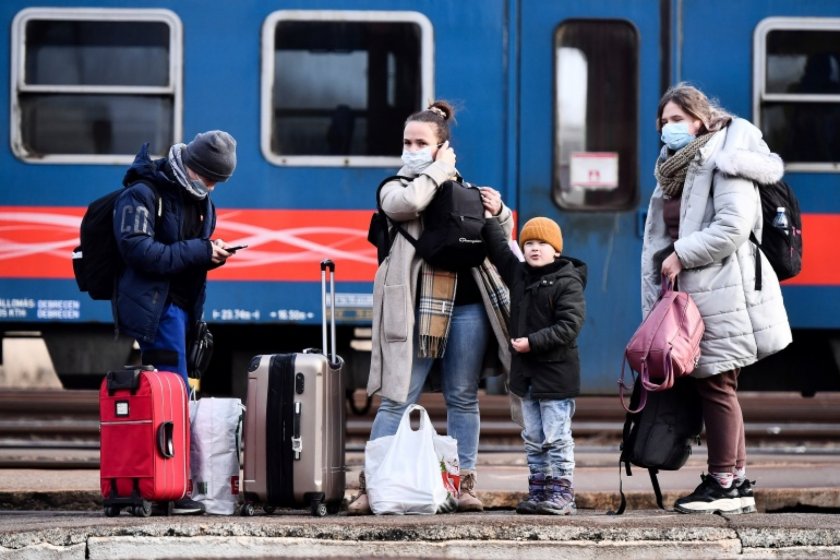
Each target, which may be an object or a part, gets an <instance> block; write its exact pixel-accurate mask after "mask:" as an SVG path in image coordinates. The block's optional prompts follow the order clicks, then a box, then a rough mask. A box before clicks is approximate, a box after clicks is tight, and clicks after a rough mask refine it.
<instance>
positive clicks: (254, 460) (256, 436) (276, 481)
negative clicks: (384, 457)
mask: <svg viewBox="0 0 840 560" xmlns="http://www.w3.org/2000/svg"><path fill="white" fill-rule="evenodd" d="M327 269H329V271H330V301H331V306H330V307H331V314H330V324H331V333H332V336H331V346H330V348H331V349H332V350H331V355H330V357H329V358H328V357H327V356H326V355H325V354H326V353H327V319H326V317H327V308H326V295H327V294H326V283H327V282H326V271H327ZM321 299H322V302H323V303H322V311H323V315H322V316H323V319H322V326H323V348H324V353H323V354H322V353H321V352H320V351H319V350H304V352H302V353H294V354H266V355H260V356H254V357H253V358H252V359H251V363H250V365H249V367H248V396H247V409H246V414H245V436H244V448H245V461H244V465H243V469H244V477H243V478H244V480H243V483H244V493H245V503H244V505H243V507H242V514H243V515H253V514H254V506H255V505H256V504H262V506H263V509H264V510H265V511H266V513H272V512H273V511H274V509H275V508H276V507H308V508H309V509H310V512H311V513H312V515H314V516H323V515H326V514H327V512H328V511H329V512H330V513H337V512H338V510H339V508H340V506H341V503H342V500H343V499H344V491H345V470H346V469H345V464H344V433H345V412H344V376H343V374H342V368H343V365H344V362H343V360H342V359H341V357H340V356H337V355H336V353H335V264H334V263H333V262H332V261H330V260H325V261H323V262H322V263H321Z"/></svg>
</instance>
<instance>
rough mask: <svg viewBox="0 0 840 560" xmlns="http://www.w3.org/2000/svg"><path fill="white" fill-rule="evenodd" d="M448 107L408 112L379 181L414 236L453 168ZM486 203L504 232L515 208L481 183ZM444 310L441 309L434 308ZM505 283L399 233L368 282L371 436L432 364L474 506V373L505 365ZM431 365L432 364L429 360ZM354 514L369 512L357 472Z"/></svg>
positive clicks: (389, 430)
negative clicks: (455, 264) (389, 171)
mask: <svg viewBox="0 0 840 560" xmlns="http://www.w3.org/2000/svg"><path fill="white" fill-rule="evenodd" d="M453 115H454V111H453V109H452V107H451V106H450V105H449V104H448V103H446V102H444V101H437V102H435V103H433V104H432V105H430V106H429V108H428V109H426V110H423V111H420V112H418V113H415V114H413V115H411V116H410V117H409V118H408V120H407V121H406V123H405V129H404V131H403V163H404V164H405V165H404V166H403V167H402V168H401V169H400V170H399V173H398V174H399V175H400V176H402V177H405V179H403V180H394V181H391V182H390V183H387V184H386V185H385V186H383V188H382V191H381V195H380V202H381V204H382V209H383V210H384V212H385V214H386V215H387V216H388V218H390V219H391V220H392V221H394V222H397V223H399V225H400V226H401V227H402V228H403V229H404V230H405V231H406V232H407V233H408V234H409V235H411V236H412V237H413V238H414V239H417V238H418V237H419V236H420V234H421V232H422V231H423V221H422V212H423V210H424V209H425V208H426V207H427V206H428V205H429V203H430V202H431V201H432V198H434V196H435V193H436V192H437V189H438V187H439V186H440V185H441V184H442V183H444V182H445V181H447V180H449V179H452V178H454V177H455V176H456V175H457V172H456V170H455V151H454V150H453V148H452V146H451V145H450V142H449V141H450V130H449V122H450V121H451V120H452V117H453ZM481 197H482V202H483V204H484V207H485V209H486V210H487V211H489V212H490V213H491V214H492V215H493V216H494V217H493V218H490V219H495V220H499V222H500V223H501V225H502V228H503V229H504V230H505V233H506V234H507V235H508V236H510V234H511V231H512V228H513V218H512V213H511V211H510V209H509V208H507V207H505V206H504V205H503V204H502V200H501V196H500V195H499V193H498V192H497V191H496V190H494V189H491V188H489V187H482V189H481ZM440 310H443V312H440ZM507 313H508V294H507V288H506V287H505V286H504V284H503V283H502V281H501V279H500V278H499V277H498V274H497V273H496V270H495V269H494V268H493V267H492V265H490V264H489V262H488V261H486V260H485V262H484V263H483V264H482V265H480V266H478V267H475V268H465V269H464V270H459V271H457V272H454V273H452V272H447V271H442V270H438V269H435V268H433V267H431V266H430V265H429V264H428V263H426V262H425V261H424V260H423V259H421V258H420V257H419V256H418V255H417V253H416V251H415V249H414V246H413V245H412V244H411V243H410V242H409V241H408V240H407V239H406V238H405V237H403V236H402V235H396V236H395V239H394V242H393V245H392V247H391V251H390V253H389V255H388V257H387V258H386V259H385V260H384V261H383V262H382V264H381V265H380V266H379V269H378V270H377V272H376V278H375V280H374V286H373V335H372V338H373V340H372V342H373V348H372V352H371V368H370V377H369V379H368V393H369V394H371V395H372V394H374V393H377V392H379V393H380V394H381V396H382V403H381V405H380V407H379V410H378V411H377V413H376V418H375V419H374V422H373V427H372V429H371V436H370V438H371V440H374V439H377V438H380V437H383V436H387V435H392V434H394V433H396V431H397V427H398V425H399V421H400V419H401V418H402V414H403V412H404V411H405V409H406V408H407V407H408V406H409V405H410V404H413V403H415V402H417V399H418V398H419V397H420V393H421V391H422V390H423V387H424V386H425V385H426V384H427V381H428V378H429V374H430V373H431V372H432V371H433V369H434V370H437V371H438V372H439V374H440V379H439V382H440V387H441V389H442V391H443V396H444V399H445V401H446V407H447V432H448V434H449V435H450V436H452V437H454V438H455V439H456V440H458V455H459V461H460V466H461V496H460V497H459V500H458V509H459V510H460V511H481V510H482V509H483V506H482V503H481V501H480V500H479V499H478V498H477V497H476V495H475V491H474V488H475V482H476V474H475V463H476V455H477V453H478V435H479V409H478V383H479V379H480V377H481V373H482V370H483V369H484V368H485V366H487V365H488V364H489V365H491V366H493V367H494V369H495V373H503V372H505V371H507V368H508V367H509V364H510V354H509V350H508V344H507V334H506V332H505V327H504V325H505V324H506V323H505V314H507ZM433 366H434V368H433ZM359 483H360V489H361V491H360V494H359V496H357V498H356V499H355V500H354V501H353V502H352V503H351V504H350V507H349V511H350V513H351V514H362V513H370V506H369V503H368V499H367V495H366V492H365V478H364V473H362V475H361V476H360V479H359Z"/></svg>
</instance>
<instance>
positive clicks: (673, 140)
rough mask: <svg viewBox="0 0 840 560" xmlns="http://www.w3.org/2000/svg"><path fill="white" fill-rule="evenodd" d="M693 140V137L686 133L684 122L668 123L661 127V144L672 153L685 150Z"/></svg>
mask: <svg viewBox="0 0 840 560" xmlns="http://www.w3.org/2000/svg"><path fill="white" fill-rule="evenodd" d="M694 138H695V136H694V135H693V134H691V133H690V132H689V131H688V123H687V122H685V121H682V122H675V123H668V124H666V125H665V126H663V127H662V142H663V143H664V144H665V145H666V146H668V148H670V149H672V150H674V151H677V150H681V149H682V148H685V147H686V145H688V143H689V142H691V141H692V140H694Z"/></svg>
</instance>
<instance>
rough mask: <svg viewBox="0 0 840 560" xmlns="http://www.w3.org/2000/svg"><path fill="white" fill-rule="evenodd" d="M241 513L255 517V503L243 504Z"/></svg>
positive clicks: (244, 515) (243, 515)
mask: <svg viewBox="0 0 840 560" xmlns="http://www.w3.org/2000/svg"><path fill="white" fill-rule="evenodd" d="M239 513H240V514H241V515H242V517H253V515H254V504H242V508H241V509H240V511H239Z"/></svg>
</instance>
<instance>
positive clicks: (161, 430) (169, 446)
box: [157, 422, 175, 459]
mask: <svg viewBox="0 0 840 560" xmlns="http://www.w3.org/2000/svg"><path fill="white" fill-rule="evenodd" d="M174 431H175V424H174V423H172V422H162V423H161V425H160V426H158V430H157V443H158V450H159V451H160V454H161V455H163V456H164V457H166V458H167V459H169V458H171V457H174V456H175V443H174V441H173V437H172V436H173V433H174Z"/></svg>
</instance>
